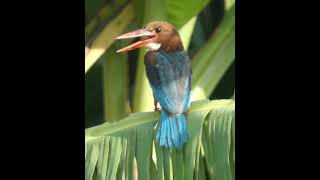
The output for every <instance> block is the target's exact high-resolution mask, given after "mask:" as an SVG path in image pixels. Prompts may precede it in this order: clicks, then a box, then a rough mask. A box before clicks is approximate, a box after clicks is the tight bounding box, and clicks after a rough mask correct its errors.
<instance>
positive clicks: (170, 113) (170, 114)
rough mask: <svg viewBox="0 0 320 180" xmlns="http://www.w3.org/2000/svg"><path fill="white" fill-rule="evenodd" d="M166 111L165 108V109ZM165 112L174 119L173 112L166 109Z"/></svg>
mask: <svg viewBox="0 0 320 180" xmlns="http://www.w3.org/2000/svg"><path fill="white" fill-rule="evenodd" d="M163 109H164V108H163ZM164 111H165V112H166V113H167V114H168V115H169V116H170V117H172V116H173V112H171V111H168V110H167V109H164Z"/></svg>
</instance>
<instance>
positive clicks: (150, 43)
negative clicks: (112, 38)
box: [116, 21, 183, 52]
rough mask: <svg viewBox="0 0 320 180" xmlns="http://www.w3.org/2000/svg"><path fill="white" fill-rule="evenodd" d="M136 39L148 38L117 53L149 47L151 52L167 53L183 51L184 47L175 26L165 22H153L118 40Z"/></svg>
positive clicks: (119, 37)
mask: <svg viewBox="0 0 320 180" xmlns="http://www.w3.org/2000/svg"><path fill="white" fill-rule="evenodd" d="M135 37H146V39H142V40H140V41H138V42H135V43H133V44H131V45H129V46H127V47H125V48H122V49H120V50H118V51H117V52H126V51H130V50H133V49H137V48H141V47H147V48H148V49H149V50H151V51H157V50H159V49H161V50H163V51H166V52H174V51H182V50H183V45H182V42H181V39H180V35H179V33H178V31H177V30H176V28H175V27H174V26H173V25H171V24H169V23H167V22H164V21H154V22H151V23H149V24H147V25H146V26H145V28H143V29H138V30H136V31H133V32H129V33H126V34H123V35H121V36H118V37H117V38H116V39H127V38H135Z"/></svg>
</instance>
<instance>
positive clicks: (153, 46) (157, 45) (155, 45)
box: [146, 42, 161, 51]
mask: <svg viewBox="0 0 320 180" xmlns="http://www.w3.org/2000/svg"><path fill="white" fill-rule="evenodd" d="M146 47H147V48H148V49H150V50H151V51H156V50H158V49H160V47H161V44H160V43H155V42H151V43H149V44H147V45H146Z"/></svg>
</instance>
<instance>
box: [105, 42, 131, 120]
mask: <svg viewBox="0 0 320 180" xmlns="http://www.w3.org/2000/svg"><path fill="white" fill-rule="evenodd" d="M122 44H123V43H122ZM119 45H121V42H117V43H115V44H114V45H112V46H111V47H110V48H109V49H108V51H106V53H105V54H104V55H103V56H102V57H101V60H103V73H102V78H103V89H104V91H103V92H104V96H103V97H104V117H105V121H109V122H113V121H117V120H119V119H122V118H124V117H125V116H127V114H128V113H129V112H130V107H129V103H128V81H129V80H128V56H127V54H123V53H115V51H116V50H117V49H118V47H119ZM115 77H117V78H115Z"/></svg>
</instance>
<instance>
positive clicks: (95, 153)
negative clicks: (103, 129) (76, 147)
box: [85, 143, 99, 180]
mask: <svg viewBox="0 0 320 180" xmlns="http://www.w3.org/2000/svg"><path fill="white" fill-rule="evenodd" d="M98 146H99V145H98V144H97V143H94V144H92V145H89V149H88V157H87V158H86V163H85V169H86V171H85V172H86V173H85V179H86V180H91V178H92V175H93V172H94V169H95V167H96V163H97V161H98V157H99V148H98Z"/></svg>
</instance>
